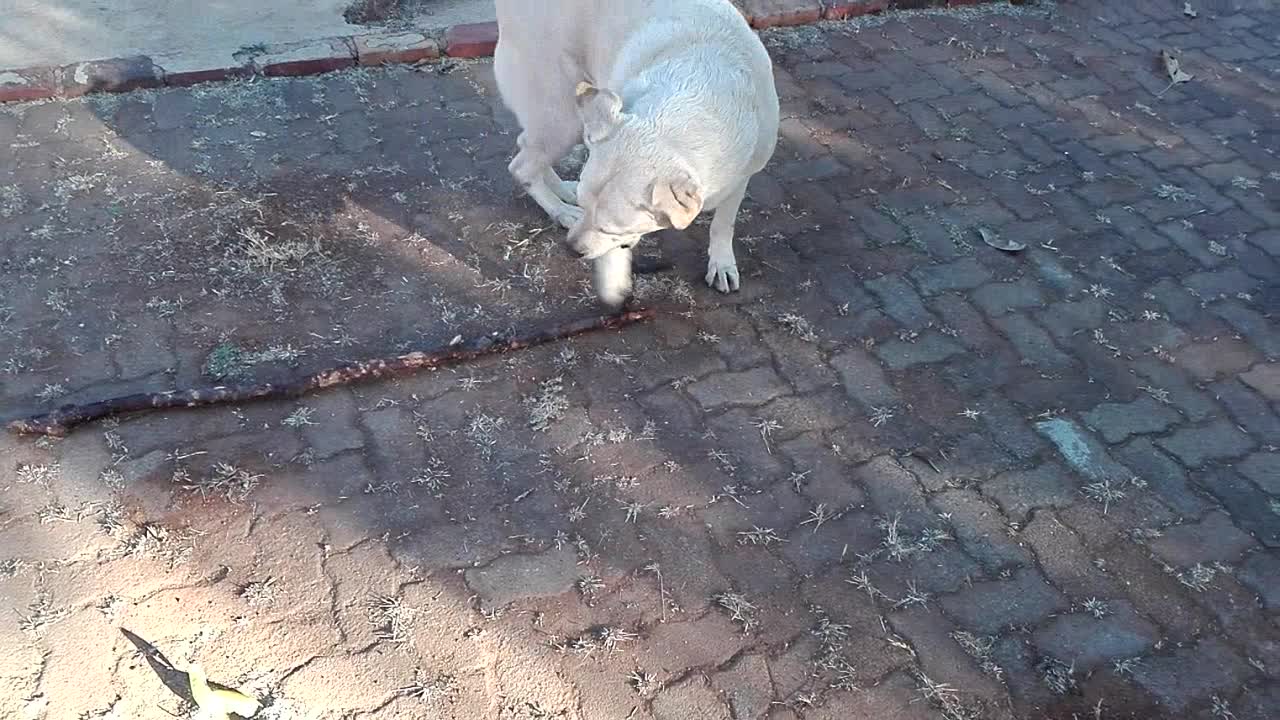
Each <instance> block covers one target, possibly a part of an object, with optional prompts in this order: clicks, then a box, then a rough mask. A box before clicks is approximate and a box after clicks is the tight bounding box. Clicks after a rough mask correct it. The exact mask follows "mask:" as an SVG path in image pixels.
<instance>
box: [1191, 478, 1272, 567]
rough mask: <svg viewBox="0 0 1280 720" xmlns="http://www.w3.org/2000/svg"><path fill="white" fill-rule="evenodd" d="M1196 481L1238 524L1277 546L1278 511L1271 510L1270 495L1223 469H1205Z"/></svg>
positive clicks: (1261, 539)
mask: <svg viewBox="0 0 1280 720" xmlns="http://www.w3.org/2000/svg"><path fill="white" fill-rule="evenodd" d="M1196 482H1198V483H1199V484H1200V485H1201V486H1203V487H1204V489H1205V490H1206V491H1208V492H1209V493H1210V494H1212V495H1213V496H1214V497H1216V498H1217V499H1218V502H1220V503H1222V505H1223V507H1225V508H1226V510H1227V512H1228V513H1230V515H1231V518H1232V520H1233V521H1234V522H1235V524H1236V525H1237V526H1239V527H1240V528H1242V529H1244V530H1246V531H1248V532H1250V533H1253V536H1254V537H1255V538H1257V539H1258V542H1260V543H1262V544H1263V545H1266V546H1267V547H1269V548H1278V547H1280V513H1276V512H1275V510H1273V509H1272V505H1271V504H1272V502H1273V501H1274V499H1275V498H1274V497H1273V496H1271V495H1268V494H1266V493H1264V492H1262V491H1261V490H1259V489H1258V486H1257V485H1254V484H1253V483H1251V482H1249V481H1248V480H1246V479H1245V478H1243V477H1241V476H1240V475H1239V474H1238V473H1236V472H1233V471H1232V470H1229V469H1226V468H1214V469H1212V470H1209V471H1206V472H1204V473H1203V474H1201V475H1198V476H1197V477H1196Z"/></svg>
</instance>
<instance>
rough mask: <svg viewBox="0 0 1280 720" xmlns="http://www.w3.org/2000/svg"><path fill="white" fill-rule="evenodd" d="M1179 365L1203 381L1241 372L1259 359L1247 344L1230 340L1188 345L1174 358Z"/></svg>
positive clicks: (1223, 339) (1219, 339)
mask: <svg viewBox="0 0 1280 720" xmlns="http://www.w3.org/2000/svg"><path fill="white" fill-rule="evenodd" d="M1174 357H1175V358H1176V359H1177V362H1178V364H1179V365H1181V366H1183V367H1185V368H1186V369H1187V370H1189V371H1191V373H1192V374H1193V375H1195V376H1196V377H1198V378H1201V379H1203V380H1212V379H1214V378H1217V377H1221V376H1223V375H1235V374H1237V373H1240V372H1243V371H1245V370H1247V369H1249V367H1251V366H1252V365H1253V364H1254V363H1256V362H1258V360H1260V359H1261V358H1259V357H1258V352H1257V351H1256V350H1254V349H1253V348H1252V347H1250V346H1249V345H1248V344H1246V343H1243V342H1241V341H1239V340H1233V339H1230V338H1217V339H1215V340H1213V341H1212V342H1206V343H1198V344H1195V345H1188V346H1187V347H1184V348H1182V349H1181V350H1179V351H1178V352H1177V353H1176V354H1175V356H1174Z"/></svg>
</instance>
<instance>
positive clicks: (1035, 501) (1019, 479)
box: [982, 463, 1080, 523]
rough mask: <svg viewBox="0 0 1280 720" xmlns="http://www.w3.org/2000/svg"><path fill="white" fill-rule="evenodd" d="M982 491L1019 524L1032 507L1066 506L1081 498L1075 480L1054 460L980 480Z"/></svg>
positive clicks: (1023, 520) (1033, 508) (1034, 508)
mask: <svg viewBox="0 0 1280 720" xmlns="http://www.w3.org/2000/svg"><path fill="white" fill-rule="evenodd" d="M982 491H983V493H984V494H986V495H990V496H991V497H993V498H995V500H996V502H998V503H1000V507H1001V509H1003V510H1004V512H1005V514H1006V515H1008V516H1009V518H1010V519H1011V520H1013V521H1015V522H1018V523H1022V522H1025V520H1026V518H1027V515H1028V514H1029V513H1030V512H1031V511H1032V510H1036V509H1039V508H1046V507H1065V506H1067V505H1070V504H1072V503H1074V502H1077V501H1079V500H1080V489H1079V486H1078V484H1077V481H1076V480H1075V479H1074V478H1073V477H1072V476H1071V473H1070V472H1068V471H1067V470H1066V468H1063V467H1062V466H1060V465H1058V464H1057V463H1046V464H1044V465H1039V466H1037V467H1034V468H1032V469H1030V470H1014V471H1011V472H1006V473H1001V474H1000V475H997V476H996V477H995V478H993V479H991V480H988V481H987V482H985V483H983V484H982Z"/></svg>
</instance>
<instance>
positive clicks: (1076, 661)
mask: <svg viewBox="0 0 1280 720" xmlns="http://www.w3.org/2000/svg"><path fill="white" fill-rule="evenodd" d="M1107 605H1108V608H1109V610H1110V613H1109V614H1107V615H1106V616H1105V617H1101V618H1099V617H1095V616H1094V615H1093V614H1092V613H1089V612H1075V613H1071V614H1068V615H1060V616H1058V617H1055V618H1053V619H1052V620H1050V621H1049V622H1048V623H1046V624H1045V625H1044V626H1043V627H1041V628H1040V629H1038V630H1036V632H1035V634H1034V635H1033V636H1032V638H1033V640H1032V641H1033V642H1034V643H1035V646H1036V647H1037V648H1038V649H1039V650H1040V652H1041V654H1043V655H1047V656H1050V657H1055V658H1058V659H1059V660H1061V661H1063V662H1066V663H1069V664H1071V665H1073V666H1074V667H1075V668H1076V671H1077V672H1079V673H1081V674H1087V673H1089V672H1090V671H1092V670H1095V669H1098V668H1100V667H1103V666H1105V665H1107V664H1109V663H1111V662H1113V661H1115V660H1123V659H1126V658H1134V657H1140V656H1142V655H1146V654H1147V651H1148V650H1150V649H1151V648H1152V647H1154V646H1155V644H1156V643H1157V642H1159V641H1160V629H1159V628H1157V627H1156V626H1155V625H1153V624H1152V623H1151V622H1149V621H1148V620H1147V619H1146V618H1144V617H1142V616H1141V615H1139V614H1138V613H1137V612H1135V611H1134V609H1133V607H1132V606H1131V605H1129V603H1127V602H1115V601H1107Z"/></svg>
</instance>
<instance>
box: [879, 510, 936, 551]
mask: <svg viewBox="0 0 1280 720" xmlns="http://www.w3.org/2000/svg"><path fill="white" fill-rule="evenodd" d="M901 523H902V515H901V513H899V514H896V515H894V516H893V519H892V520H889V519H886V518H880V519H878V520H876V527H877V528H878V529H879V530H880V531H881V532H883V533H884V540H882V541H880V548H881V549H882V550H883V551H885V552H886V553H887V554H888V556H889V559H890V560H893V561H894V562H902V561H904V560H906V559H908V558H910V557H912V556H914V555H917V554H921V553H929V552H933V551H934V550H936V549H938V546H939V545H941V544H942V543H944V542H947V541H949V540H951V534H950V533H948V532H947V531H945V530H942V529H940V528H925V529H924V530H923V531H921V533H920V537H919V539H912V538H910V537H908V536H907V534H906V533H904V532H903V531H902V528H901V527H900V525H901Z"/></svg>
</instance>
